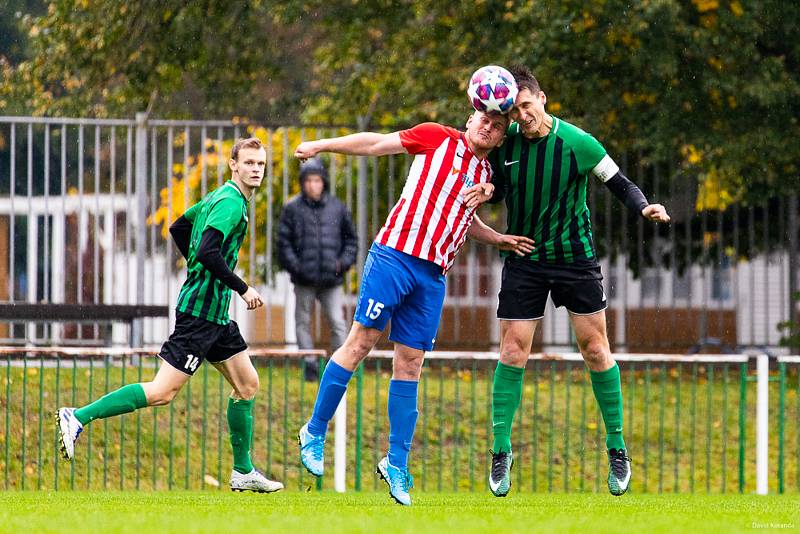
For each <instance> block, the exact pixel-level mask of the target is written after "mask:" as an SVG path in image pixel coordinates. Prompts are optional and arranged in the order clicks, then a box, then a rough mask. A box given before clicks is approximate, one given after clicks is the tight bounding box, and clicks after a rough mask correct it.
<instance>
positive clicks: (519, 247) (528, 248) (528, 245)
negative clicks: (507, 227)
mask: <svg viewBox="0 0 800 534" xmlns="http://www.w3.org/2000/svg"><path fill="white" fill-rule="evenodd" d="M497 248H499V249H500V250H507V251H509V252H513V253H514V254H516V255H517V256H527V255H529V254H531V253H533V251H534V250H535V249H536V247H535V246H534V241H533V239H531V238H530V237H525V236H524V235H508V234H502V235H501V236H500V240H499V241H498V242H497Z"/></svg>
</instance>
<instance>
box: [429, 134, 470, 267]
mask: <svg viewBox="0 0 800 534" xmlns="http://www.w3.org/2000/svg"><path fill="white" fill-rule="evenodd" d="M468 154H469V156H470V157H466V156H467V155H468ZM463 155H464V156H465V157H462V158H461V168H460V169H459V177H458V178H457V179H456V180H457V181H458V184H460V183H461V181H462V180H461V176H468V172H469V166H470V163H471V162H472V159H473V158H472V153H471V152H469V150H468V149H466V148H465V150H464V153H463ZM476 183H477V182H476ZM458 195H459V193H458V192H456V193H455V194H451V195H448V197H447V201H446V202H445V205H444V207H443V208H442V214H441V217H440V218H439V224H437V225H436V229H435V230H434V232H433V237H432V239H431V241H432V242H433V243H441V244H440V246H439V255H440V256H444V254H443V251H444V250H447V248H448V247H449V246H450V245H451V243H453V236H452V234H451V233H445V231H444V230H445V228H446V227H447V224H448V221H449V220H450V213H451V212H452V210H453V206H454V205H455V201H456V199H457V198H458ZM462 205H463V204H462ZM436 253H437V250H436V247H435V246H434V247H431V249H430V250H429V251H428V259H429V260H430V261H435V259H436Z"/></svg>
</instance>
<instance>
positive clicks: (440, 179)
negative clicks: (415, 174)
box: [411, 142, 458, 258]
mask: <svg viewBox="0 0 800 534" xmlns="http://www.w3.org/2000/svg"><path fill="white" fill-rule="evenodd" d="M457 148H458V143H453V142H450V143H449V144H448V146H447V152H445V154H444V158H442V164H441V165H440V166H439V172H437V173H436V178H435V180H434V182H433V187H432V188H431V191H430V192H429V193H428V199H427V200H428V201H427V204H426V205H425V211H424V212H423V213H422V222H421V224H420V227H419V236H418V237H417V241H416V243H414V248H413V249H411V255H412V256H416V257H418V258H419V257H421V256H420V251H421V250H422V245H424V244H425V241H426V239H425V237H426V234H427V233H428V229H429V226H430V224H431V222H432V221H431V216H432V215H433V212H434V210H435V209H436V207H437V205H438V204H439V199H440V198H441V197H445V203H448V202H450V203H452V201H453V197H454V195H453V194H452V193H451V192H450V189H449V188H448V187H447V181H448V180H449V179H450V175H451V174H452V171H453V169H454V167H453V160H455V158H456V151H457ZM456 180H458V178H456ZM442 218H443V217H441V216H440V220H441V219H442ZM436 242H437V240H436V238H434V239H433V243H436ZM429 248H432V247H429Z"/></svg>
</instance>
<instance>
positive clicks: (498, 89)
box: [467, 65, 519, 114]
mask: <svg viewBox="0 0 800 534" xmlns="http://www.w3.org/2000/svg"><path fill="white" fill-rule="evenodd" d="M518 92H519V89H518V88H517V82H516V81H515V80H514V76H512V75H511V73H510V72H508V71H507V70H506V69H504V68H503V67H498V66H497V65H488V66H486V67H481V68H479V69H478V70H476V71H475V72H474V73H473V75H472V76H471V77H470V79H469V88H468V89H467V96H469V101H470V102H471V103H472V107H474V108H475V110H476V111H486V112H492V111H494V112H496V113H503V114H505V113H508V112H509V111H511V107H512V106H513V105H514V100H516V98H517V93H518Z"/></svg>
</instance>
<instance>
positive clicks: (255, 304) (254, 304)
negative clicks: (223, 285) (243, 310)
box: [240, 287, 264, 310]
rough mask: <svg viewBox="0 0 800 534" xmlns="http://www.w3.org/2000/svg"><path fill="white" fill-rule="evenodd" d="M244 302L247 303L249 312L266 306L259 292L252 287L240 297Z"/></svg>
mask: <svg viewBox="0 0 800 534" xmlns="http://www.w3.org/2000/svg"><path fill="white" fill-rule="evenodd" d="M240 296H241V297H242V300H243V301H245V302H246V303H247V309H248V310H255V309H256V308H260V307H261V306H263V305H264V301H263V300H261V295H259V294H258V291H256V290H255V289H253V288H252V287H248V288H247V291H245V292H244V293H242V294H241V295H240Z"/></svg>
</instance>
